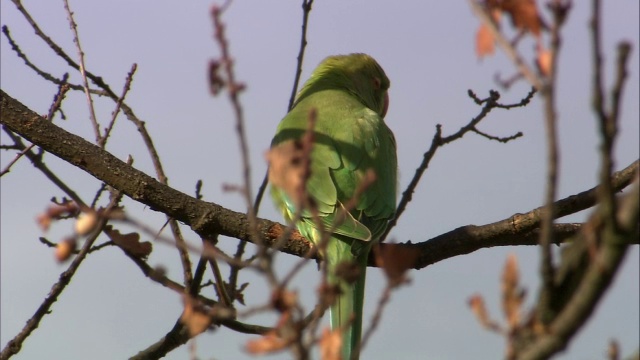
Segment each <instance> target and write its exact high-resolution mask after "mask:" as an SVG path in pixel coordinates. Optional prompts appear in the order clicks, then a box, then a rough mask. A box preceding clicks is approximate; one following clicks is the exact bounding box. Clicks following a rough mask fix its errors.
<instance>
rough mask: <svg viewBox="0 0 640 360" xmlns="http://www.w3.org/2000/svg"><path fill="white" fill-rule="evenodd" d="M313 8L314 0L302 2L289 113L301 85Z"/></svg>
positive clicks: (288, 107) (303, 0)
mask: <svg viewBox="0 0 640 360" xmlns="http://www.w3.org/2000/svg"><path fill="white" fill-rule="evenodd" d="M312 6H313V0H302V31H301V32H300V48H299V49H298V58H297V62H296V75H295V77H294V79H293V87H292V88H291V96H290V97H289V105H288V106H287V111H291V109H293V102H294V101H295V99H296V94H297V93H298V84H299V83H300V76H301V75H302V63H303V61H304V53H305V49H306V47H307V25H308V24H309V14H310V13H311V7H312Z"/></svg>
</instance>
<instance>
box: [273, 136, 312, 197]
mask: <svg viewBox="0 0 640 360" xmlns="http://www.w3.org/2000/svg"><path fill="white" fill-rule="evenodd" d="M304 153H305V152H304V146H303V144H302V142H301V141H297V140H295V141H294V140H292V141H286V142H283V143H281V144H279V145H277V146H275V147H273V148H272V149H271V150H269V151H267V153H266V154H265V157H266V159H267V161H268V162H269V181H270V182H271V184H272V185H273V186H276V187H278V188H280V189H282V190H283V191H284V192H285V193H286V194H287V196H289V198H291V200H292V201H294V202H295V203H296V204H302V203H303V200H304V199H303V196H304V193H305V191H304V186H305V181H306V180H305V179H306V176H307V172H308V168H309V164H308V163H309V161H308V160H307V161H305V155H304Z"/></svg>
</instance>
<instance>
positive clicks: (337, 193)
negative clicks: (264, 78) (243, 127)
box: [267, 54, 397, 360]
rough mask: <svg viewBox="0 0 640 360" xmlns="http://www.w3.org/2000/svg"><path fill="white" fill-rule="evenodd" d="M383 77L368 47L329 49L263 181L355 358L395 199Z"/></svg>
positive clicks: (280, 134) (279, 137)
mask: <svg viewBox="0 0 640 360" xmlns="http://www.w3.org/2000/svg"><path fill="white" fill-rule="evenodd" d="M388 89H389V79H388V78H387V76H386V75H385V73H384V71H383V70H382V68H381V67H380V65H378V63H377V62H376V61H375V60H374V59H373V58H372V57H371V56H369V55H366V54H350V55H339V56H330V57H328V58H326V59H325V60H323V61H322V62H321V63H320V65H318V67H317V68H316V69H315V70H314V71H313V73H312V74H311V77H310V78H309V80H307V82H306V83H305V84H304V85H303V87H302V89H301V90H300V91H299V92H298V94H297V96H296V99H295V102H294V105H293V108H292V109H291V111H290V112H289V113H288V114H287V115H286V116H285V117H284V119H282V121H281V122H280V124H279V125H278V129H277V132H276V135H275V137H274V138H273V141H272V143H271V150H270V152H269V154H268V155H267V157H268V159H269V162H270V170H269V179H270V181H271V184H272V186H271V194H272V197H273V199H274V202H275V204H276V206H277V207H278V208H279V210H280V211H281V212H282V213H283V215H284V217H285V219H286V220H287V221H289V222H291V221H295V225H296V226H297V228H298V230H299V231H300V233H301V234H302V235H304V236H305V237H306V238H307V239H309V240H311V241H312V242H313V243H314V244H315V246H317V247H318V249H319V251H320V255H321V258H322V259H323V260H324V261H325V262H326V266H327V267H326V270H327V280H328V282H329V284H330V285H332V286H333V288H335V289H336V290H337V291H336V292H335V293H336V294H337V295H336V296H335V300H334V302H333V303H332V305H331V308H330V313H331V328H332V330H337V329H339V330H340V331H341V332H342V334H343V335H342V339H343V341H342V358H343V359H344V360H348V359H357V358H358V356H359V351H360V340H361V336H362V308H363V303H364V285H365V273H366V266H367V259H368V255H369V251H370V250H371V247H372V245H373V244H374V243H376V242H377V241H378V240H379V237H380V236H381V235H382V234H383V232H384V231H385V229H386V227H387V223H388V221H389V220H390V219H391V218H392V216H393V214H394V211H395V205H396V179H397V158H396V143H395V139H394V136H393V133H392V132H391V130H390V129H389V128H388V127H387V125H386V124H385V123H384V116H385V114H386V112H387V108H388V105H389V98H388V95H387V90H388Z"/></svg>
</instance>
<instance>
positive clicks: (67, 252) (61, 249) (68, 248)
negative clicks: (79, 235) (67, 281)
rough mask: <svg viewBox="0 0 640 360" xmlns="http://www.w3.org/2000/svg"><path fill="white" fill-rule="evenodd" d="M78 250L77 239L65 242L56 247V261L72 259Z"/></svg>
mask: <svg viewBox="0 0 640 360" xmlns="http://www.w3.org/2000/svg"><path fill="white" fill-rule="evenodd" d="M76 248H77V243H76V240H75V239H65V240H63V241H62V242H60V243H59V244H58V245H57V246H56V249H55V251H54V255H55V257H56V260H58V262H64V261H67V260H68V259H69V258H70V257H71V254H73V252H74V251H75V250H76Z"/></svg>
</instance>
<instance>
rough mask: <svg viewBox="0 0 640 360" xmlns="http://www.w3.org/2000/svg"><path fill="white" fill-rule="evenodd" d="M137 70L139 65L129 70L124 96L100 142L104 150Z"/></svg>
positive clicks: (132, 66)
mask: <svg viewBox="0 0 640 360" xmlns="http://www.w3.org/2000/svg"><path fill="white" fill-rule="evenodd" d="M137 69H138V64H133V65H131V70H129V73H128V74H127V79H126V81H125V82H124V87H123V88H122V95H120V97H118V100H116V108H115V109H114V110H113V113H112V114H111V121H110V122H109V125H107V127H106V128H105V130H104V136H103V137H102V139H100V142H99V143H98V145H100V147H102V148H104V147H105V146H106V145H107V140H108V139H109V135H111V130H112V129H113V125H114V124H115V123H116V119H117V117H118V114H119V113H120V108H121V107H122V103H123V102H124V98H125V97H126V96H127V93H128V92H129V90H130V89H131V82H132V81H133V75H134V74H135V73H136V70H137Z"/></svg>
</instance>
